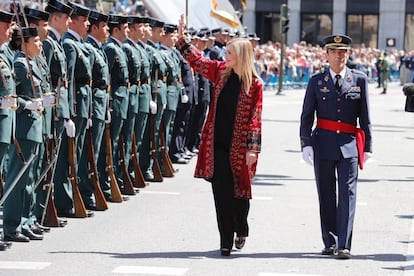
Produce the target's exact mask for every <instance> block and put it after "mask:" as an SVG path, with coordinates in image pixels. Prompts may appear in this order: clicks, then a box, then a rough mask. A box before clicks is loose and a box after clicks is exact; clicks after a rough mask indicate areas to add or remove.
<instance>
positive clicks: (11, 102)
mask: <svg viewBox="0 0 414 276" xmlns="http://www.w3.org/2000/svg"><path fill="white" fill-rule="evenodd" d="M15 107H17V98H16V97H12V96H5V97H3V98H2V99H1V105H0V108H1V109H11V108H15Z"/></svg>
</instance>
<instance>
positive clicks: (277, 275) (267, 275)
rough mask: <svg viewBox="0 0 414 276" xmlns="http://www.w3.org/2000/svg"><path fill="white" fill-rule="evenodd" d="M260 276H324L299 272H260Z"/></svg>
mask: <svg viewBox="0 0 414 276" xmlns="http://www.w3.org/2000/svg"><path fill="white" fill-rule="evenodd" d="M258 276H322V275H321V274H298V273H267V272H262V273H259V274H258Z"/></svg>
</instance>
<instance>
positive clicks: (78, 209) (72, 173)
mask: <svg viewBox="0 0 414 276" xmlns="http://www.w3.org/2000/svg"><path fill="white" fill-rule="evenodd" d="M68 147H69V154H68V155H69V181H70V184H71V186H72V196H73V207H74V208H75V217H78V218H86V217H87V216H88V213H87V211H86V208H85V204H84V203H83V200H82V196H81V193H80V191H79V187H78V178H77V175H76V150H75V138H74V137H68Z"/></svg>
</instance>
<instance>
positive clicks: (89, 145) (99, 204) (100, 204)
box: [86, 128, 108, 211]
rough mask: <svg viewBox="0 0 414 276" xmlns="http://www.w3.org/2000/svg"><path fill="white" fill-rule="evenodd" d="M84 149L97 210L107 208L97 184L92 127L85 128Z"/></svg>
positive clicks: (99, 186)
mask: <svg viewBox="0 0 414 276" xmlns="http://www.w3.org/2000/svg"><path fill="white" fill-rule="evenodd" d="M86 150H87V154H88V177H89V179H90V181H91V182H92V185H93V195H94V196H95V204H96V210H97V211H104V210H106V209H108V204H107V203H106V200H105V196H104V194H103V192H102V189H101V185H100V184H99V178H98V169H97V168H96V160H95V152H94V148H93V137H92V129H91V128H88V129H87V130H86Z"/></svg>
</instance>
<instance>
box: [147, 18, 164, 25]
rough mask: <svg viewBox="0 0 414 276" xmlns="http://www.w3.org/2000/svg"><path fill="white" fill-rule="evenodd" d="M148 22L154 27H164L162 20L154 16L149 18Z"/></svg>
mask: <svg viewBox="0 0 414 276" xmlns="http://www.w3.org/2000/svg"><path fill="white" fill-rule="evenodd" d="M149 24H150V26H151V27H152V28H154V27H159V28H162V27H164V22H162V21H160V20H158V19H156V18H152V17H151V18H150V19H149Z"/></svg>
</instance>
